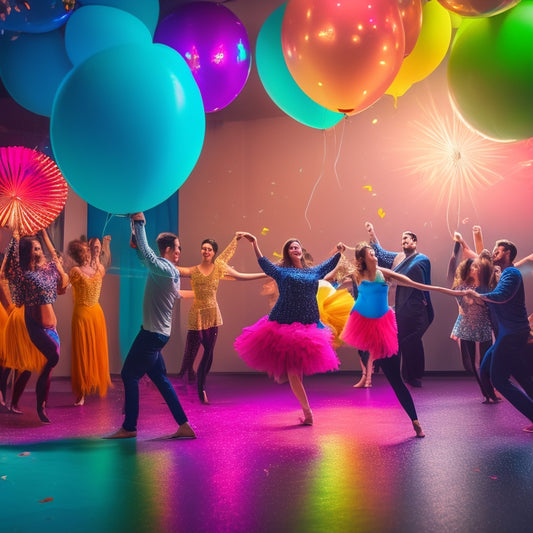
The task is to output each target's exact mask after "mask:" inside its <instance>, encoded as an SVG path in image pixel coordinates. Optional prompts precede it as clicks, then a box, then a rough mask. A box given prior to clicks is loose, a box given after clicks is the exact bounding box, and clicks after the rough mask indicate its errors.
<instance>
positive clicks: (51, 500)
mask: <svg viewBox="0 0 533 533" xmlns="http://www.w3.org/2000/svg"><path fill="white" fill-rule="evenodd" d="M53 501H54V498H44V500H39V503H48V502H53Z"/></svg>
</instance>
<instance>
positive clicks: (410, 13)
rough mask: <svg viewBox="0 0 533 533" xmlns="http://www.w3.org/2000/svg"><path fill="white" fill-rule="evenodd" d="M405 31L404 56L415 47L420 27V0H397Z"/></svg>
mask: <svg viewBox="0 0 533 533" xmlns="http://www.w3.org/2000/svg"><path fill="white" fill-rule="evenodd" d="M398 4H399V6H400V15H401V16H402V23H403V31H404V32H405V53H404V55H405V57H407V56H408V55H409V54H410V53H411V51H412V50H413V48H414V47H415V44H416V41H417V40H418V36H419V35H420V28H422V0H398Z"/></svg>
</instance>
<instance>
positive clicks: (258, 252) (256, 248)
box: [236, 231, 263, 259]
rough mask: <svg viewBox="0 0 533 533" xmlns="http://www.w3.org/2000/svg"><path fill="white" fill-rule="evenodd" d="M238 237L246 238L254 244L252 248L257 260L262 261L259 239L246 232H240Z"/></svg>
mask: <svg viewBox="0 0 533 533" xmlns="http://www.w3.org/2000/svg"><path fill="white" fill-rule="evenodd" d="M236 235H238V236H239V238H240V237H244V238H245V239H246V240H247V241H249V242H251V243H252V246H253V248H254V252H255V256H256V257H257V259H260V258H261V257H263V254H262V253H261V250H260V249H259V245H258V244H257V237H255V235H252V234H251V233H248V232H246V231H238V232H237V233H236Z"/></svg>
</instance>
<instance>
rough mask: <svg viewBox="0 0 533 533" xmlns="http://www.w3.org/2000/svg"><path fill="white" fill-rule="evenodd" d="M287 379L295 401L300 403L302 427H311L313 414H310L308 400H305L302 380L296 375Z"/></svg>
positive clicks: (291, 375)
mask: <svg viewBox="0 0 533 533" xmlns="http://www.w3.org/2000/svg"><path fill="white" fill-rule="evenodd" d="M288 378H289V384H290V386H291V389H292V392H293V393H294V396H296V399H297V400H298V401H299V402H300V405H301V406H302V409H303V412H304V418H303V420H302V424H303V425H304V426H312V425H313V413H312V412H311V408H310V407H309V400H308V399H307V394H306V392H305V389H304V384H303V382H302V378H301V377H300V376H297V375H296V374H289V376H288Z"/></svg>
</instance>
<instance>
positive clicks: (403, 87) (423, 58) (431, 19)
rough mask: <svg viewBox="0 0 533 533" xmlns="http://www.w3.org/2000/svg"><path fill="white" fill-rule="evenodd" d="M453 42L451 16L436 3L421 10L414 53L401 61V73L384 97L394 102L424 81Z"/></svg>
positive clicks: (430, 3)
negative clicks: (418, 32) (392, 97)
mask: <svg viewBox="0 0 533 533" xmlns="http://www.w3.org/2000/svg"><path fill="white" fill-rule="evenodd" d="M451 38H452V23H451V19H450V13H449V11H448V10H446V9H445V8H443V7H442V6H441V5H440V4H439V3H438V2H427V3H426V4H425V5H424V7H423V8H422V28H421V30H420V36H419V37H418V41H417V42H416V45H415V47H414V48H413V51H412V52H411V53H410V54H409V55H408V56H407V57H406V58H405V59H404V60H403V63H402V66H401V68H400V71H399V72H398V74H397V75H396V78H394V81H393V82H392V85H391V86H390V87H389V88H388V89H387V90H386V91H385V94H390V95H391V96H394V100H395V101H396V100H397V99H398V98H399V97H400V96H403V95H404V94H405V92H406V91H407V90H408V89H409V88H410V87H411V85H413V83H416V82H417V81H421V80H423V79H424V78H427V77H428V76H429V75H430V74H431V73H432V72H433V71H434V70H435V69H436V68H437V67H438V66H439V65H440V63H441V62H442V60H443V59H444V58H445V56H446V53H447V52H448V48H449V46H450V40H451Z"/></svg>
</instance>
